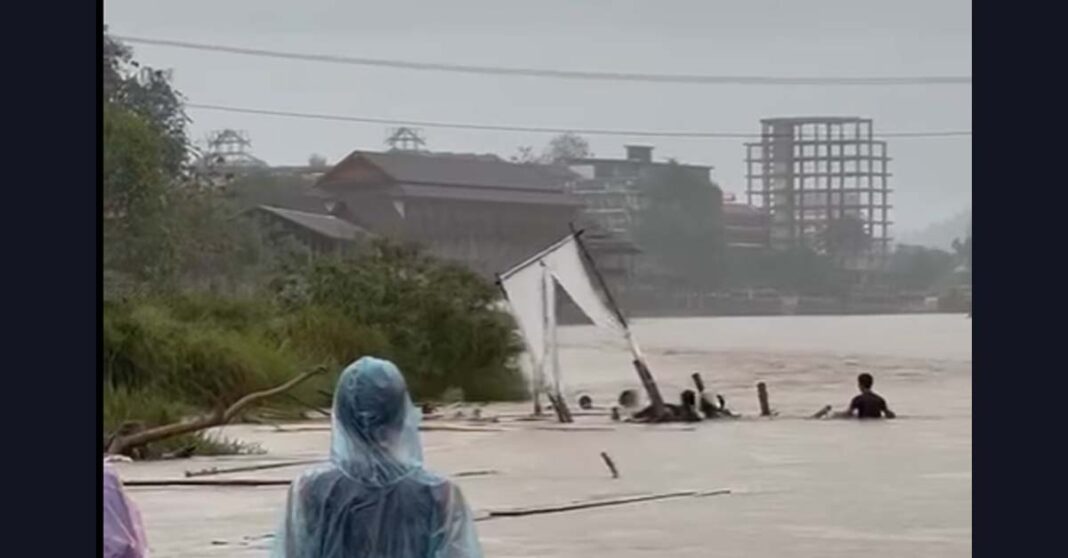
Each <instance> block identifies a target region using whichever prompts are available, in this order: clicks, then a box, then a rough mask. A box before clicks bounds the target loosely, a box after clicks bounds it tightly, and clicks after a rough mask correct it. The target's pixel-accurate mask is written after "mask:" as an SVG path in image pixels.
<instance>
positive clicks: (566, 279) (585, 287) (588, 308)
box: [542, 235, 624, 334]
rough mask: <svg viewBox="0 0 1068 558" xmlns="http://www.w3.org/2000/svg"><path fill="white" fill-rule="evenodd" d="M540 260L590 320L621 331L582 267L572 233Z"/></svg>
mask: <svg viewBox="0 0 1068 558" xmlns="http://www.w3.org/2000/svg"><path fill="white" fill-rule="evenodd" d="M542 261H544V262H545V265H546V266H548V267H549V270H550V271H551V272H552V274H553V277H554V278H555V279H556V282H557V283H559V284H560V286H561V287H563V288H564V290H565V291H567V294H568V295H569V296H570V297H571V300H573V301H575V304H577V305H578V307H579V308H581V309H582V312H583V313H584V314H586V316H587V317H589V318H590V321H592V322H593V323H594V324H596V325H597V326H598V327H602V328H605V329H608V330H610V331H613V332H615V333H618V334H623V333H624V328H623V324H621V323H619V318H617V317H616V314H615V313H614V312H612V311H611V310H609V309H608V307H607V306H606V305H605V303H604V301H603V299H601V295H599V294H597V291H596V290H595V289H594V288H593V283H591V282H590V276H589V274H588V273H586V266H584V265H583V264H582V256H581V255H580V254H579V246H578V241H577V240H575V236H574V235H572V236H570V237H569V238H568V240H567V241H566V242H563V243H561V244H560V245H558V247H557V248H556V249H555V250H553V251H552V252H549V253H548V254H546V255H545V256H544V257H543V258H542Z"/></svg>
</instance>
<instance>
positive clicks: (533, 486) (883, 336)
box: [121, 315, 972, 558]
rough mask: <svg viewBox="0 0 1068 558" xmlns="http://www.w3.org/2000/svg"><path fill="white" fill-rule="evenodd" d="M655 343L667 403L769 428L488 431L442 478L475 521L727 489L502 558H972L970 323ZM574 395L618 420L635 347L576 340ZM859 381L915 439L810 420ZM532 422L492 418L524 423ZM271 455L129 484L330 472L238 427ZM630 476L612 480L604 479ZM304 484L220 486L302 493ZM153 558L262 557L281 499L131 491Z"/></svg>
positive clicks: (727, 329) (627, 510)
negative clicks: (612, 467)
mask: <svg viewBox="0 0 1068 558" xmlns="http://www.w3.org/2000/svg"><path fill="white" fill-rule="evenodd" d="M634 327H635V330H636V333H637V336H638V339H639V341H640V342H641V343H642V346H643V348H644V349H645V350H646V352H647V353H648V358H649V361H650V366H651V367H652V369H653V372H654V374H656V376H657V379H658V380H659V382H660V384H661V388H662V390H663V391H664V392H665V393H669V394H671V393H677V391H678V390H679V389H683V388H685V387H689V374H691V373H692V372H696V371H699V372H701V373H702V375H703V376H704V377H705V380H706V382H707V383H708V384H709V386H710V389H712V390H715V391H718V392H720V393H723V394H724V395H725V396H726V398H727V400H728V402H729V403H730V405H731V407H732V408H734V409H735V410H737V411H739V412H741V413H743V414H745V415H749V416H751V415H755V414H756V413H757V408H758V407H757V400H756V395H755V390H754V387H753V386H754V384H755V382H756V381H765V382H767V383H768V386H769V388H770V391H771V404H772V407H774V408H775V409H776V410H778V411H779V413H780V416H779V417H778V418H775V419H771V420H766V419H764V420H762V419H751V420H742V421H735V422H715V423H708V422H706V423H701V424H698V425H695V427H694V428H692V429H686V428H680V427H679V426H678V425H670V426H668V427H651V426H641V425H619V424H613V423H611V422H610V421H609V419H608V418H607V417H603V416H582V417H578V418H577V419H576V421H577V425H579V426H590V427H597V428H598V429H597V430H580V431H560V430H539V429H535V428H534V425H530V424H509V423H506V422H505V423H504V424H501V425H497V429H496V430H493V431H485V432H448V431H429V432H424V433H423V441H424V446H425V457H426V462H427V464H428V467H430V468H432V469H434V470H438V471H441V472H443V473H448V474H455V473H459V472H461V471H470V470H494V471H497V472H498V474H495V475H484V476H468V477H459V478H457V479H456V480H457V482H458V483H459V484H460V485H461V486H462V488H463V490H464V493H465V495H466V496H467V499H468V501H469V502H470V504H471V506H472V508H474V509H475V510H476V514H484V512H486V511H487V510H492V509H500V508H512V507H516V506H529V505H536V504H552V503H560V502H569V501H572V500H579V499H588V498H595V497H604V496H608V495H630V494H636V493H651V492H670V491H677V490H711V489H719V488H728V489H730V490H731V494H729V495H719V496H714V497H707V498H680V499H669V500H663V501H653V502H644V503H635V504H630V505H624V506H619V507H606V508H598V509H591V510H578V511H571V512H565V513H560V514H547V515H539V516H530V517H522V518H501V519H492V520H487V521H480V522H479V523H478V529H479V533H480V536H481V539H482V543H483V546H484V547H485V550H486V555H487V556H494V557H521V556H522V557H534V556H541V557H561V558H562V557H579V556H603V555H612V556H619V557H623V558H635V557H646V556H648V557H653V556H675V555H682V554H684V553H691V554H695V555H710V554H714V555H718V554H724V555H727V554H733V555H739V556H774V557H776V558H778V557H783V556H787V557H810V556H815V555H820V556H832V557H836V556H841V557H846V556H853V555H857V554H864V555H871V556H886V557H891V556H894V557H895V558H896V557H897V556H902V555H905V556H948V557H957V556H959V557H964V556H970V555H971V542H970V539H971V519H970V518H971V412H972V408H971V329H970V328H971V322H970V321H969V320H967V319H965V318H964V317H963V316H927V315H924V316H915V315H913V316H857V317H782V318H723V319H668V320H659V319H657V320H636V322H635V325H634ZM560 336H561V343H562V350H561V360H562V366H563V370H564V371H565V374H566V375H567V376H566V377H567V380H568V387H569V389H571V390H572V391H573V392H578V391H581V392H584V393H589V394H590V395H591V396H592V397H593V398H594V402H595V403H597V404H608V403H609V402H610V401H611V400H612V399H613V398H614V396H615V394H617V393H618V391H619V390H620V389H622V388H624V387H635V386H636V383H637V381H636V377H635V375H634V372H633V370H632V368H631V367H630V364H629V358H628V355H627V353H626V351H624V350H622V347H620V346H617V345H618V342H617V341H616V340H614V339H612V338H610V337H608V336H605V335H602V334H601V333H600V332H598V331H596V330H593V329H592V328H586V327H569V328H564V329H563V330H562V331H561V335H560ZM860 371H869V372H872V373H873V374H874V375H875V378H876V390H877V391H879V392H880V393H882V394H883V395H885V396H886V397H887V398H888V400H889V401H890V403H891V405H892V406H893V407H894V409H895V410H896V411H897V412H898V413H899V414H900V415H901V416H902V419H901V420H898V421H892V422H883V423H865V424H860V423H856V422H843V421H811V420H805V419H803V418H801V417H803V416H805V415H807V414H811V413H812V412H814V411H815V410H816V409H818V408H819V407H820V406H822V405H824V404H834V405H836V406H841V405H843V404H845V403H847V402H848V400H849V397H851V396H852V394H853V391H854V389H855V388H854V387H853V384H854V379H855V377H856V374H857V373H859V372H860ZM526 411H527V405H526V404H499V405H491V406H488V407H486V408H485V409H484V410H483V414H484V415H494V414H497V415H512V414H517V413H518V414H521V413H523V412H526ZM225 434H226V435H227V436H229V437H234V438H238V439H241V440H243V441H246V442H252V443H259V444H260V445H261V447H262V448H263V449H264V450H266V452H267V453H266V455H263V456H241V457H226V458H211V459H209V458H197V459H195V460H190V461H174V462H156V463H134V464H124V465H122V466H121V471H122V474H123V475H124V477H125V478H127V479H148V478H153V479H155V478H164V477H172V478H181V477H182V476H183V472H184V471H185V470H190V469H203V468H207V467H212V466H217V467H222V466H233V465H239V464H241V465H244V464H252V463H265V462H271V461H279V460H289V459H293V460H297V459H315V458H321V457H323V456H324V455H325V450H326V448H327V445H328V443H329V433H328V432H327V431H326V430H322V429H320V430H310V431H309V430H302V431H295V432H278V431H277V430H276V429H274V428H273V427H270V426H244V425H243V426H232V427H228V428H226V429H225ZM602 451H604V452H607V453H608V454H610V455H611V456H612V458H613V460H614V461H615V464H616V465H617V467H618V468H619V472H620V478H619V479H616V480H613V479H612V478H611V475H610V474H609V473H608V470H607V469H606V468H605V465H604V464H603V462H602V461H601V458H600V452H602ZM299 471H300V467H295V468H290V469H285V468H283V469H272V470H266V471H259V472H255V473H240V474H237V473H234V474H229V475H225V476H222V477H219V478H226V477H229V478H253V477H254V478H268V479H290V478H292V477H293V476H295V475H296V474H297V473H298V472H299ZM131 493H132V496H133V497H134V498H135V499H136V500H137V502H138V504H139V505H140V506H141V507H142V510H143V512H144V516H145V522H146V525H147V527H148V530H149V537H150V542H151V545H152V547H153V550H154V556H157V557H165V558H166V557H170V558H192V557H194V556H196V557H201V556H235V557H243V556H263V555H264V548H265V546H266V545H267V544H268V543H269V540H270V539H269V538H268V536H269V534H270V533H271V532H272V531H273V529H274V526H275V525H276V523H277V520H278V514H279V512H280V510H281V506H282V503H283V502H284V499H285V488H284V487H278V486H274V487H264V488H245V487H240V488H210V487H191V488H166V489H161V488H132V489H131Z"/></svg>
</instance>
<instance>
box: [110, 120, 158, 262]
mask: <svg viewBox="0 0 1068 558" xmlns="http://www.w3.org/2000/svg"><path fill="white" fill-rule="evenodd" d="M103 132H104V133H103V137H102V140H103V144H104V160H103V166H104V169H103V171H104V172H103V183H102V190H103V198H104V200H103V202H104V214H103V216H102V218H103V229H104V267H105V269H111V270H114V271H117V272H119V273H124V274H128V275H129V276H131V277H133V278H134V279H135V280H137V281H156V280H161V279H162V278H163V277H166V276H168V275H170V274H171V273H172V272H173V270H174V268H173V264H174V256H175V253H174V244H173V243H172V242H171V240H172V239H173V237H172V236H171V232H172V230H173V226H171V225H172V223H170V219H169V211H170V207H169V204H168V197H169V192H168V188H167V184H166V182H167V175H166V172H165V170H164V167H165V165H164V163H163V159H164V156H165V155H164V150H165V148H164V144H165V142H166V140H165V139H164V138H163V137H162V136H161V135H160V133H159V130H158V129H156V128H155V127H153V126H152V125H151V124H149V123H148V122H147V121H146V120H145V119H144V118H143V117H142V116H141V115H139V114H137V113H135V112H132V111H130V110H128V109H125V108H122V107H119V106H115V105H111V104H105V106H104V130H103Z"/></svg>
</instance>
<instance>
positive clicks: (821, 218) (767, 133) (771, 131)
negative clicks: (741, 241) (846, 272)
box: [746, 117, 891, 271]
mask: <svg viewBox="0 0 1068 558" xmlns="http://www.w3.org/2000/svg"><path fill="white" fill-rule="evenodd" d="M746 151H747V156H746V165H747V174H746V176H747V180H748V183H747V189H746V194H747V196H748V199H747V201H748V202H749V204H750V205H756V206H758V207H760V208H761V209H762V210H763V211H764V212H765V213H766V215H767V218H768V220H769V229H770V231H769V232H770V242H771V245H772V247H774V248H779V249H790V248H799V247H801V248H810V249H814V250H817V251H822V252H825V253H831V254H832V255H834V256H835V259H836V261H838V263H839V265H841V266H842V267H844V268H846V269H852V270H856V271H873V270H879V269H883V268H884V266H885V264H886V260H887V255H888V250H889V246H890V241H891V238H890V236H889V225H890V220H889V211H890V208H891V205H890V202H889V193H890V189H889V188H888V187H887V179H888V178H889V176H890V174H889V173H888V172H887V162H888V161H889V160H890V159H889V157H887V155H886V142H884V141H879V140H876V139H874V136H873V133H872V121H871V120H870V119H865V118H857V117H803V118H772V119H765V120H761V136H760V140H759V141H757V142H753V143H747V144H746Z"/></svg>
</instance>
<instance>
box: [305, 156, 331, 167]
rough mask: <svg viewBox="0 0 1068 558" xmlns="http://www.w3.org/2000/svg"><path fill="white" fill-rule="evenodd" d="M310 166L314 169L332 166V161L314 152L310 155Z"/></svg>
mask: <svg viewBox="0 0 1068 558" xmlns="http://www.w3.org/2000/svg"><path fill="white" fill-rule="evenodd" d="M308 166H309V167H311V168H313V169H325V168H327V167H329V166H330V163H328V162H327V160H326V157H323V156H322V155H319V154H318V153H313V154H312V155H311V156H310V157H308Z"/></svg>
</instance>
